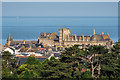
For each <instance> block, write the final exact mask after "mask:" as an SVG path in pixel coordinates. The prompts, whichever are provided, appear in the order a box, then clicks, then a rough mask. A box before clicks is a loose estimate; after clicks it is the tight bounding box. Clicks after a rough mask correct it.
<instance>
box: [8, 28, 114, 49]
mask: <svg viewBox="0 0 120 80" xmlns="http://www.w3.org/2000/svg"><path fill="white" fill-rule="evenodd" d="M18 44H23V45H27V44H29V45H32V44H34V47H35V46H36V45H39V44H43V45H45V46H52V47H56V48H57V47H59V48H65V47H70V46H72V45H75V44H77V45H80V46H81V47H82V48H85V47H88V46H90V45H102V46H106V47H110V46H111V45H112V44H113V41H112V40H111V39H110V36H109V34H108V33H107V34H104V33H103V32H102V34H96V33H95V29H94V30H93V35H92V36H84V34H83V35H82V36H77V35H76V34H74V35H71V31H70V29H67V28H62V29H59V35H57V33H56V32H53V33H39V37H38V40H37V41H25V40H23V41H15V40H13V39H12V38H11V36H10V34H9V37H8V40H7V45H8V46H13V45H18ZM32 46H33V45H32ZM36 47H37V46H36Z"/></svg>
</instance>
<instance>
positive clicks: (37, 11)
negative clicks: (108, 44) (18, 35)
mask: <svg viewBox="0 0 120 80" xmlns="http://www.w3.org/2000/svg"><path fill="white" fill-rule="evenodd" d="M2 14H3V16H118V3H117V2H3V3H2Z"/></svg>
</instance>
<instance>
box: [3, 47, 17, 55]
mask: <svg viewBox="0 0 120 80" xmlns="http://www.w3.org/2000/svg"><path fill="white" fill-rule="evenodd" d="M4 51H9V52H10V53H11V54H14V53H15V52H14V50H13V49H11V48H6V49H5V50H4Z"/></svg>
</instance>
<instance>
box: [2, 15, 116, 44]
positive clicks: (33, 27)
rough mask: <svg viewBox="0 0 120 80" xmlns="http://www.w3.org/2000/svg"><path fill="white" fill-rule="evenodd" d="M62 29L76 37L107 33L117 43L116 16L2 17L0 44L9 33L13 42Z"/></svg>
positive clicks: (33, 38)
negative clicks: (69, 31)
mask: <svg viewBox="0 0 120 80" xmlns="http://www.w3.org/2000/svg"><path fill="white" fill-rule="evenodd" d="M63 27H66V28H69V29H70V30H71V35H73V34H77V35H78V36H81V35H82V34H84V35H86V36H92V34H93V29H94V28H95V32H96V34H102V32H104V34H107V33H108V34H109V35H110V37H111V39H112V40H113V41H114V42H116V41H118V17H117V16H3V17H2V44H3V45H4V44H5V43H6V40H7V37H8V35H9V33H10V34H11V36H12V38H13V40H37V39H38V36H39V33H43V32H46V33H51V32H56V33H57V34H58V35H59V31H58V30H59V29H60V28H63Z"/></svg>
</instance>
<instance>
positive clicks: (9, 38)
mask: <svg viewBox="0 0 120 80" xmlns="http://www.w3.org/2000/svg"><path fill="white" fill-rule="evenodd" d="M7 40H8V41H12V40H13V39H12V37H11V35H10V33H9V36H8V39H7Z"/></svg>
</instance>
